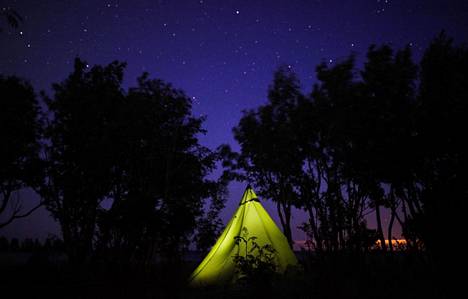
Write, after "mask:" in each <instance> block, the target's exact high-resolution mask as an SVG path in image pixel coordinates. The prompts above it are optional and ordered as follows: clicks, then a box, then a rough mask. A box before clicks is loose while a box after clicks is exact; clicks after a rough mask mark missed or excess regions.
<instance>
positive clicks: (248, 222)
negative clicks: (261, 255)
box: [189, 186, 297, 287]
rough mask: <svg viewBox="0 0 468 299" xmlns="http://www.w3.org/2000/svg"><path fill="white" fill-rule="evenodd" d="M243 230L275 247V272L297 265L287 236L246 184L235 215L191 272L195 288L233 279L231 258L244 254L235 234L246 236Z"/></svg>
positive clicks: (257, 240) (260, 242)
mask: <svg viewBox="0 0 468 299" xmlns="http://www.w3.org/2000/svg"><path fill="white" fill-rule="evenodd" d="M246 232H248V236H247V237H254V236H255V237H256V238H257V239H256V240H255V242H256V243H257V244H258V245H259V246H260V247H262V246H263V245H266V244H270V245H272V246H273V248H274V249H275V250H276V254H275V264H276V269H277V272H278V273H284V272H285V271H286V269H287V268H288V266H295V265H297V259H296V256H295V255H294V252H293V251H292V250H291V247H290V246H289V244H288V241H287V239H286V237H285V236H284V235H283V233H282V232H281V231H280V229H279V228H278V226H276V224H275V222H274V221H273V219H271V217H270V215H268V213H267V211H266V210H265V209H264V208H263V206H262V205H261V203H260V201H259V200H258V198H257V196H256V195H255V192H254V191H253V190H252V188H251V187H250V186H248V187H247V188H246V190H245V192H244V195H243V196H242V200H241V201H240V204H239V207H238V208H237V211H236V212H235V213H234V216H233V217H232V218H231V220H230V221H229V223H228V224H227V226H226V228H225V229H224V231H223V233H222V234H221V236H220V237H219V239H218V240H217V241H216V243H215V245H214V246H213V247H212V248H211V250H210V252H209V253H208V255H207V256H206V257H205V259H204V260H203V261H202V262H201V264H200V265H199V266H198V267H197V268H196V269H195V271H194V272H193V273H192V275H191V277H190V279H189V284H190V285H191V286H193V287H198V286H210V285H224V284H229V283H233V282H235V280H236V277H235V264H234V259H233V257H234V256H235V255H236V254H238V253H239V252H240V253H241V254H242V253H245V244H244V242H240V243H239V244H238V245H237V244H236V242H235V237H237V236H244V237H246V236H245V235H244V234H245V233H246ZM248 249H250V247H249V248H248ZM244 255H245V254H244Z"/></svg>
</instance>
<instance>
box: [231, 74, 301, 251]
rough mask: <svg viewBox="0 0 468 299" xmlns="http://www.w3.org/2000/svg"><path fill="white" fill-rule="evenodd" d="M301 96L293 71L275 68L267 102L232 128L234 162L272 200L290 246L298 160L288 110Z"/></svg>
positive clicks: (299, 160)
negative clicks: (237, 150)
mask: <svg viewBox="0 0 468 299" xmlns="http://www.w3.org/2000/svg"><path fill="white" fill-rule="evenodd" d="M301 96H302V95H301V92H300V89H299V81H298V79H297V78H296V76H295V74H294V73H293V72H292V71H291V70H289V69H288V68H286V67H282V68H279V69H278V70H277V71H276V72H275V74H274V80H273V83H272V85H271V86H270V87H269V90H268V103H267V104H266V105H263V106H260V107H259V108H258V109H256V110H251V111H245V112H244V115H243V116H242V118H241V120H240V121H239V124H238V125H237V127H235V128H234V129H233V131H234V137H235V139H236V140H237V142H239V144H240V146H241V152H240V154H239V155H238V156H236V158H237V160H238V161H237V163H235V165H236V167H237V168H239V169H241V170H242V171H243V172H244V173H245V178H247V180H249V181H250V182H252V183H253V184H255V186H256V188H257V190H258V191H259V194H260V195H262V196H263V197H264V198H268V199H270V200H273V201H274V202H276V206H277V211H278V215H279V218H280V221H281V225H282V227H283V232H284V234H285V236H286V238H287V239H288V242H289V244H290V245H291V246H292V244H293V240H292V233H291V209H292V207H293V205H294V204H295V201H296V200H297V199H296V198H297V193H296V190H295V188H294V183H293V182H294V179H295V177H296V174H298V173H300V171H301V167H302V165H301V162H302V161H301V159H300V157H299V152H298V150H297V147H296V146H295V144H296V142H295V138H296V137H295V134H294V131H293V126H292V122H291V119H290V111H291V110H292V109H294V107H295V106H296V105H297V102H298V100H299V99H300V98H301ZM227 164H229V163H227Z"/></svg>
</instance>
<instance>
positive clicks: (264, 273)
mask: <svg viewBox="0 0 468 299" xmlns="http://www.w3.org/2000/svg"><path fill="white" fill-rule="evenodd" d="M234 241H235V244H236V246H238V247H239V250H238V252H237V254H236V255H234V257H233V259H234V264H235V267H236V274H237V277H238V278H237V281H238V282H243V283H247V284H269V283H270V282H271V280H272V278H273V277H274V275H275V273H276V270H277V269H276V268H277V266H276V262H275V259H276V250H275V249H274V248H273V246H272V245H271V244H265V245H262V246H260V245H259V244H258V243H257V237H256V236H251V237H249V231H248V229H247V228H246V227H243V228H242V236H236V237H234ZM241 244H243V246H241ZM242 247H244V248H242Z"/></svg>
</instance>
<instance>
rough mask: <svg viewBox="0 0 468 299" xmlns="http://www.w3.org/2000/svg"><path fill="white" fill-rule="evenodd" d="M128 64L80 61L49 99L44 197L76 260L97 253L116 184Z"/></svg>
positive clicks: (67, 250) (56, 86)
mask: <svg viewBox="0 0 468 299" xmlns="http://www.w3.org/2000/svg"><path fill="white" fill-rule="evenodd" d="M124 66H125V64H123V63H119V62H113V63H111V64H109V65H108V66H106V67H101V66H95V67H93V68H91V69H88V68H87V65H86V63H85V62H84V61H81V60H80V59H76V60H75V66H74V70H73V72H72V73H71V74H70V75H69V77H68V78H67V79H66V80H65V81H63V82H61V83H57V84H54V85H53V90H54V95H53V97H52V98H48V97H46V99H45V100H46V103H47V106H48V108H49V112H50V114H51V117H50V119H49V121H48V124H47V126H46V137H47V138H48V143H47V145H46V147H45V154H46V163H47V167H46V177H45V178H44V181H43V187H42V192H41V193H42V196H43V197H44V198H45V199H46V201H47V208H48V210H49V211H50V212H51V213H52V215H53V216H54V217H55V218H56V219H57V220H58V222H59V224H60V226H61V229H62V235H63V240H64V243H65V247H66V252H67V253H68V256H69V258H70V261H71V262H72V263H80V262H82V261H85V260H87V259H88V258H89V257H90V255H91V252H92V245H93V244H92V241H93V236H94V232H95V229H96V217H97V209H98V206H99V204H100V203H101V202H102V201H103V200H104V198H105V196H106V195H108V193H109V188H110V187H109V186H110V184H111V180H110V178H111V166H112V162H113V159H112V158H113V157H112V153H113V152H114V151H115V147H114V144H113V143H112V142H111V140H112V127H113V125H114V123H115V115H116V113H115V110H116V109H117V107H119V105H118V104H119V102H121V101H123V93H122V90H121V82H122V78H123V69H124Z"/></svg>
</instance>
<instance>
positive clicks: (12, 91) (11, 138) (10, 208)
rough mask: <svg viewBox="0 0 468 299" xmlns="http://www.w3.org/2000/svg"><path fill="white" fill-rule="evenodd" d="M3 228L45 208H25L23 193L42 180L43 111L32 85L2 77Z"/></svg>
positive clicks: (0, 195)
mask: <svg viewBox="0 0 468 299" xmlns="http://www.w3.org/2000/svg"><path fill="white" fill-rule="evenodd" d="M0 95H1V97H0V138H1V145H0V216H2V217H1V219H0V228H2V227H5V226H6V225H8V224H10V223H11V222H12V221H14V220H15V219H18V218H23V217H26V216H28V215H30V214H31V213H32V212H33V211H35V210H36V209H37V208H39V207H40V206H41V205H42V201H40V202H38V203H35V204H34V206H33V207H30V208H24V207H23V202H22V198H21V192H20V190H21V189H23V188H26V187H32V188H35V187H37V185H38V181H39V180H40V178H41V177H42V171H41V162H40V157H39V153H40V138H41V133H42V128H41V125H42V124H41V118H40V109H39V105H38V102H37V99H36V94H35V93H34V90H33V88H32V86H31V84H29V83H28V82H26V81H24V80H22V79H20V78H17V77H13V76H12V77H4V76H0Z"/></svg>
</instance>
